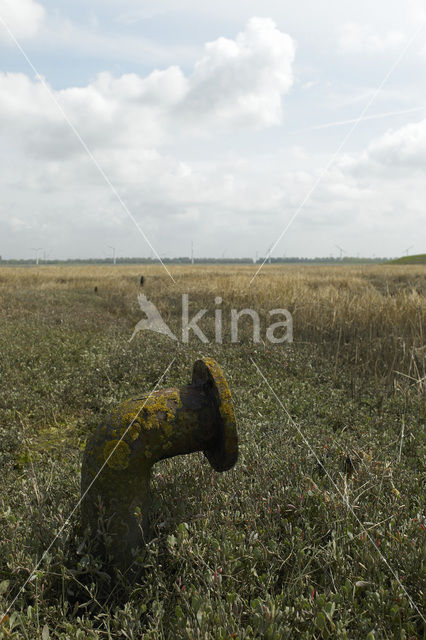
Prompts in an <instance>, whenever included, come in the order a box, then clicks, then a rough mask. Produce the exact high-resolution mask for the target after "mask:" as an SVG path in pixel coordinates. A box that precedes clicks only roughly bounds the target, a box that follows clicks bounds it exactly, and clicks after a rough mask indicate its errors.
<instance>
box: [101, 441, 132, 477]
mask: <svg viewBox="0 0 426 640" xmlns="http://www.w3.org/2000/svg"><path fill="white" fill-rule="evenodd" d="M103 453H104V461H105V462H106V463H107V465H108V466H109V467H110V468H111V469H117V470H122V469H127V467H128V466H129V455H130V448H129V445H128V444H126V442H124V441H123V440H110V441H109V442H107V443H106V445H105V446H104V451H103Z"/></svg>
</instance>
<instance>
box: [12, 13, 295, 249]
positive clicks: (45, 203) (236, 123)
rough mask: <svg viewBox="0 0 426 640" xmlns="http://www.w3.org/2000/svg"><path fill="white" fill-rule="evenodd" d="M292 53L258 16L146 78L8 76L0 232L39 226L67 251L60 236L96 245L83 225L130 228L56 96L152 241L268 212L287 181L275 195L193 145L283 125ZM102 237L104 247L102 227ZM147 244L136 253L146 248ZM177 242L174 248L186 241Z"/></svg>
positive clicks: (219, 229)
mask: <svg viewBox="0 0 426 640" xmlns="http://www.w3.org/2000/svg"><path fill="white" fill-rule="evenodd" d="M293 59H294V44H293V41H292V39H291V38H290V36H288V35H287V34H285V33H282V32H281V31H279V30H278V29H277V27H276V26H275V24H274V23H273V21H272V20H269V19H260V18H252V19H251V20H249V22H248V23H247V26H246V28H245V29H244V31H242V32H241V33H239V34H238V35H237V36H236V38H235V40H231V39H225V38H219V39H218V40H216V41H214V42H210V43H208V44H206V45H205V48H204V52H203V55H202V57H201V58H200V60H199V61H198V62H196V63H195V65H194V69H193V71H192V73H189V74H185V73H184V72H183V71H182V69H181V68H180V67H178V66H171V67H169V68H167V69H165V70H155V71H153V72H152V73H150V74H149V75H147V76H146V77H142V76H140V75H138V74H135V73H127V74H124V75H122V76H120V77H114V76H113V75H112V74H111V73H109V72H103V73H100V74H98V75H97V77H96V78H95V79H94V81H93V82H91V83H90V84H89V85H87V86H83V87H71V88H66V89H62V90H55V89H53V88H51V87H48V89H49V90H47V88H46V85H44V84H43V82H42V81H41V80H40V79H35V80H33V79H30V78H29V77H28V76H27V75H25V74H23V73H0V95H1V96H2V100H1V101H0V142H1V144H0V175H2V178H1V179H2V183H3V198H2V204H0V235H2V234H3V233H9V234H10V235H11V236H13V235H14V234H15V236H16V237H18V236H17V234H18V233H21V238H22V233H24V232H25V230H28V233H30V234H32V236H33V235H34V234H36V233H38V232H40V233H42V234H43V241H42V242H43V243H45V244H47V243H49V244H53V243H55V244H56V246H57V251H58V252H59V251H63V250H64V249H63V248H58V243H60V241H61V238H63V242H65V241H66V238H67V237H68V238H70V237H71V236H72V234H76V236H78V238H79V240H78V246H79V247H80V246H81V250H82V251H83V252H84V253H85V254H86V255H87V254H88V253H90V252H91V249H90V245H89V244H88V246H87V247H84V246H83V244H84V242H85V240H86V237H82V229H84V228H88V229H90V228H91V229H92V230H93V233H94V234H95V229H99V231H98V234H99V233H101V234H102V233H104V232H105V233H107V232H108V233H111V229H113V228H114V227H115V228H116V229H120V227H122V231H123V234H124V233H125V234H127V237H129V236H134V234H133V233H129V220H128V219H127V218H126V216H125V214H124V213H123V212H122V211H121V210H120V207H119V205H118V203H117V201H116V200H115V199H114V198H113V197H112V194H111V192H110V190H109V188H108V186H107V185H106V184H105V182H104V181H103V180H102V178H101V176H100V175H99V173H98V172H97V171H96V169H95V167H94V166H93V163H92V162H91V161H90V160H89V158H88V156H87V154H86V152H85V151H84V150H83V148H82V146H81V144H80V142H79V141H78V139H77V137H76V136H75V133H74V132H73V131H72V130H71V127H70V126H69V123H67V122H66V120H65V118H64V116H63V114H62V113H61V112H60V110H59V109H58V105H57V104H55V101H56V102H57V103H58V104H59V105H60V106H61V108H62V109H63V111H64V112H65V114H66V115H67V118H68V119H69V121H70V122H71V123H72V124H73V126H74V127H75V129H76V130H77V131H78V132H79V134H80V135H81V137H82V139H83V140H84V141H85V143H86V144H87V145H88V147H89V148H90V149H91V151H92V152H93V153H94V155H95V156H96V159H97V160H98V162H99V163H100V165H101V166H102V168H103V169H104V170H105V171H106V173H107V174H108V176H109V177H110V178H111V180H112V182H113V183H114V185H115V186H116V187H117V188H118V190H119V191H120V193H121V194H122V195H123V196H124V197H125V199H126V202H127V203H128V205H129V207H130V209H131V210H132V212H134V213H135V215H136V216H137V217H138V218H139V219H140V215H141V212H143V214H144V220H143V223H142V221H141V223H142V226H143V227H144V229H145V230H146V232H147V233H148V235H149V236H150V237H152V238H153V242H154V244H158V238H157V236H156V234H157V233H158V235H159V236H162V235H164V234H162V233H161V229H164V228H166V229H167V233H168V235H170V237H171V238H173V239H175V238H176V237H177V236H178V234H179V233H180V234H181V235H182V234H183V235H185V234H186V233H187V227H188V225H189V226H191V227H194V225H198V228H199V232H200V233H202V234H205V228H208V229H209V233H213V232H214V230H215V229H216V230H217V233H218V234H221V233H223V229H224V228H225V227H226V226H227V225H229V212H230V210H231V209H232V210H234V211H238V210H240V211H241V212H242V214H243V215H244V216H246V215H247V213H249V212H250V211H251V210H252V208H253V206H256V210H257V212H260V211H263V210H265V207H266V206H269V205H270V203H271V201H276V200H277V199H279V193H280V190H279V188H277V189H275V191H274V193H273V194H270V193H269V192H268V191H267V190H262V189H259V187H258V186H256V185H254V184H253V182H252V180H251V179H250V178H248V177H247V176H246V175H245V173H244V171H239V170H238V168H237V167H236V166H235V159H234V158H229V159H227V160H226V161H223V160H222V162H221V164H220V166H216V165H215V163H214V160H212V159H211V158H210V157H209V154H208V153H207V155H206V154H203V155H201V160H200V161H196V160H194V159H193V158H191V157H189V159H188V158H187V150H188V149H189V148H191V149H192V150H194V149H195V154H196V155H200V154H199V152H198V150H199V149H200V148H201V147H200V144H199V141H200V140H203V141H204V142H203V145H205V144H206V142H205V141H206V140H211V141H214V143H217V142H218V140H220V139H221V140H222V141H223V143H224V144H225V145H226V140H227V137H228V136H229V135H232V134H233V130H234V129H237V128H240V129H243V128H245V129H249V130H258V129H261V128H265V127H269V126H272V125H276V124H278V123H280V122H281V121H282V119H283V108H282V101H283V97H284V96H285V94H286V93H288V91H289V90H290V88H291V86H292V82H293V73H292V65H293ZM49 94H50V95H49ZM52 97H53V98H54V99H53V100H52ZM189 153H191V152H189ZM238 162H239V161H237V164H238ZM277 194H278V195H277ZM147 209H148V210H149V211H148V214H147V213H146V210H147ZM213 210H214V211H215V215H214V220H213V218H212V217H211V216H210V211H213ZM12 211H13V215H12ZM173 224H175V227H173V226H172V225H173ZM205 225H207V227H206V226H205ZM130 228H131V226H130ZM86 235H87V242H88V243H89V240H90V242H91V243H92V246H93V238H91V236H90V233H89V234H86ZM50 238H51V239H50ZM31 242H34V241H33V240H31ZM97 242H102V246H104V245H105V244H108V242H105V241H100V240H99V236H98V239H97ZM124 242H125V240H123V243H124ZM109 244H111V241H110V242H109ZM16 245H17V246H19V243H18V241H16ZM21 245H22V240H21ZM30 246H31V245H30ZM62 246H63V245H62ZM74 246H75V244H74ZM142 246H143V249H142V250H141V249H139V250H138V249H129V252H131V251H133V252H138V251H139V255H140V254H141V253H142V254H143V252H144V251H145V250H146V246H145V245H144V243H142ZM173 246H174V247H175V248H174V249H170V251H171V253H173V254H175V253H178V252H179V251H183V250H184V249H182V248H180V249H179V248H178V247H177V244H176V242H174V245H173ZM92 251H93V250H92ZM206 251H210V252H211V251H212V249H206ZM56 255H57V254H56Z"/></svg>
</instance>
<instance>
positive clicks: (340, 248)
mask: <svg viewBox="0 0 426 640" xmlns="http://www.w3.org/2000/svg"><path fill="white" fill-rule="evenodd" d="M334 246H335V247H337V248H338V249H339V251H340V260H343V254H344V253H346V251H345V250H344V249H342V247H339V245H338V244H335V245H334Z"/></svg>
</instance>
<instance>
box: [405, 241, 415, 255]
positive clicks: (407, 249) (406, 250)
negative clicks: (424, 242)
mask: <svg viewBox="0 0 426 640" xmlns="http://www.w3.org/2000/svg"><path fill="white" fill-rule="evenodd" d="M413 247H414V245H413V244H412V245H411V247H407V248H406V249H404V253H405V255H406V256H407V258H408V252H409V251H410V249H412V248H413Z"/></svg>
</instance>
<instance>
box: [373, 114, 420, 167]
mask: <svg viewBox="0 0 426 640" xmlns="http://www.w3.org/2000/svg"><path fill="white" fill-rule="evenodd" d="M367 156H368V159H370V160H371V161H373V162H375V163H376V164H380V165H381V166H383V167H395V168H402V169H410V170H413V169H416V170H422V171H424V169H426V120H421V121H419V122H413V123H410V124H407V125H405V126H403V127H400V128H399V129H396V130H394V131H387V132H386V133H385V134H384V135H383V136H381V137H380V138H379V139H378V140H376V141H374V142H373V143H371V144H370V145H369V148H368V151H367Z"/></svg>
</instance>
